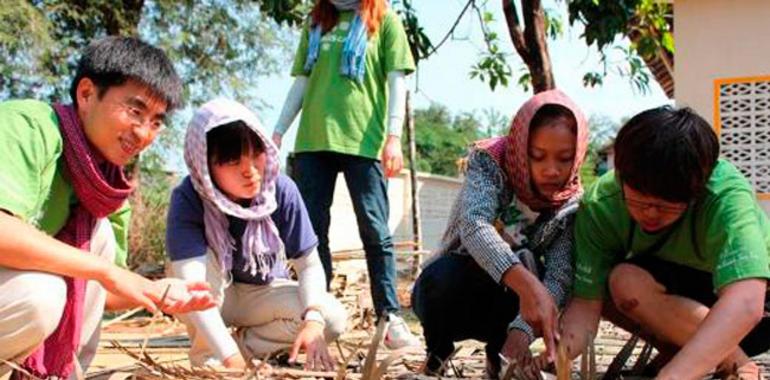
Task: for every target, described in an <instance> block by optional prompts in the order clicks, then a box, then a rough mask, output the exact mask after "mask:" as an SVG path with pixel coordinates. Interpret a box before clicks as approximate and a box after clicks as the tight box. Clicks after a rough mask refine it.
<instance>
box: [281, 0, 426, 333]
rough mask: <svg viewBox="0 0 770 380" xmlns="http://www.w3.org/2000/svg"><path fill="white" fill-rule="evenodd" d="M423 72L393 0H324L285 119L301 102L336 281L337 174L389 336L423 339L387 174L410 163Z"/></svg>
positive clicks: (284, 121) (322, 244)
mask: <svg viewBox="0 0 770 380" xmlns="http://www.w3.org/2000/svg"><path fill="white" fill-rule="evenodd" d="M412 71H414V61H413V59H412V55H411V52H410V50H409V44H408V41H407V38H406V33H405V32H404V28H403V26H402V25H401V22H400V21H399V19H398V16H396V14H395V13H394V12H393V11H392V10H391V9H389V5H388V2H387V1H386V0H360V1H358V0H318V1H316V4H315V7H314V8H313V10H312V11H311V13H310V19H309V22H308V25H307V26H306V27H305V29H304V31H303V33H302V39H301V41H300V44H299V48H298V49H297V53H296V57H295V60H294V66H293V68H292V75H293V76H294V77H296V79H295V82H294V84H293V85H292V87H291V90H290V91H289V94H288V96H287V99H286V102H285V104H284V107H283V110H282V112H281V116H280V118H279V120H278V123H277V125H276V126H275V132H274V134H273V140H274V141H275V143H276V144H277V145H278V146H280V145H281V137H282V136H283V134H284V133H285V132H286V130H287V129H288V128H289V126H290V125H291V123H292V121H293V120H294V118H295V117H296V115H297V113H298V112H299V110H300V109H302V115H301V117H300V122H299V131H298V132H297V140H296V143H295V147H294V151H295V153H296V161H295V167H294V173H295V174H294V176H295V180H296V182H297V185H298V187H299V190H300V192H301V193H302V197H303V198H304V200H305V204H306V205H307V209H308V213H309V214H310V220H311V222H312V224H313V228H314V229H315V232H316V234H317V235H318V240H319V242H318V253H319V254H320V256H321V261H322V262H323V265H324V271H325V272H326V281H327V286H328V284H329V282H331V279H332V259H331V254H330V252H329V224H330V214H329V210H330V208H331V204H332V198H333V197H334V185H335V183H336V179H337V174H338V173H339V172H342V173H343V175H344V176H345V181H346V183H347V185H348V192H349V193H350V197H351V200H352V203H353V209H354V211H355V213H356V219H357V222H358V231H359V235H360V237H361V241H362V243H363V246H364V250H365V252H366V261H367V267H368V270H369V277H370V280H371V292H372V299H373V301H374V302H373V303H374V308H375V312H376V314H377V317H378V319H379V318H387V320H388V321H389V322H390V323H389V327H388V330H387V332H386V335H385V344H386V345H387V346H388V347H390V348H398V347H404V346H411V345H417V344H419V341H418V340H417V338H416V337H415V336H414V335H412V333H411V332H410V331H409V329H408V327H407V325H406V324H405V323H404V321H403V319H402V318H401V317H400V316H398V312H399V309H400V306H399V303H398V298H397V296H396V261H395V254H394V249H393V240H392V236H391V234H390V230H389V228H388V213H389V204H388V195H387V183H386V177H389V176H393V175H395V174H397V173H398V172H399V171H400V170H401V168H402V167H403V158H402V153H401V142H400V139H401V128H402V125H403V119H404V101H405V95H406V85H405V83H404V76H405V75H406V74H409V73H411V72H412Z"/></svg>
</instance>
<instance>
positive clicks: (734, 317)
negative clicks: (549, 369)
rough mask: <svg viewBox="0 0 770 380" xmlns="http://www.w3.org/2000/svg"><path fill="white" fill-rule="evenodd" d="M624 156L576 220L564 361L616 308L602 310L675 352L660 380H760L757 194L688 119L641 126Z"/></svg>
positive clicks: (767, 322)
mask: <svg viewBox="0 0 770 380" xmlns="http://www.w3.org/2000/svg"><path fill="white" fill-rule="evenodd" d="M615 152H616V156H615V168H616V171H615V172H610V173H607V174H605V175H604V176H603V177H601V178H600V179H599V180H598V182H597V183H596V184H595V185H594V186H593V187H592V188H591V189H590V190H589V191H588V192H587V193H586V194H585V196H584V197H583V199H582V201H581V204H580V209H579V211H578V213H577V216H576V221H575V244H576V250H575V261H576V263H575V282H574V293H573V295H574V298H573V300H572V302H571V304H570V305H569V307H568V308H567V310H566V311H565V316H564V319H563V327H564V329H565V331H562V334H561V336H562V337H565V338H566V342H567V344H568V347H569V348H568V351H567V352H570V353H571V354H572V355H574V356H577V355H579V354H580V351H581V350H582V348H583V347H585V342H586V341H587V339H588V338H590V337H591V334H595V333H596V327H597V324H598V322H599V316H600V314H601V313H602V303H603V302H602V301H603V300H607V301H608V302H607V303H606V304H605V306H609V308H608V309H605V310H611V309H613V308H614V309H617V311H619V312H620V313H621V314H622V315H623V316H625V317H627V318H628V319H630V320H631V321H632V322H634V323H635V324H637V325H638V326H639V327H640V328H641V330H642V333H643V335H644V334H647V335H651V336H653V337H655V338H656V339H659V340H660V341H662V343H668V344H671V345H674V346H675V347H676V348H677V349H678V350H677V351H676V352H675V355H673V358H671V359H670V360H669V361H668V362H667V363H665V365H663V366H662V368H661V369H660V370H659V372H658V373H657V377H656V379H672V380H673V379H700V378H703V377H704V376H705V375H706V374H707V373H708V372H709V371H711V370H712V369H714V368H715V367H716V369H717V372H718V373H719V374H720V375H722V376H727V375H728V374H729V373H730V372H737V374H738V376H739V377H738V378H740V379H762V378H763V377H762V375H761V373H760V370H759V368H758V366H757V365H756V364H755V363H754V362H753V361H752V360H751V359H750V358H749V357H751V356H754V355H758V354H760V353H762V352H765V351H767V350H768V348H770V318H768V317H767V310H768V308H767V299H766V291H767V279H768V278H770V268H768V264H769V263H770V260H769V259H768V256H769V255H768V247H770V222H768V218H767V216H766V215H765V213H764V212H763V211H762V209H761V207H760V206H759V204H758V203H757V200H756V196H755V194H754V190H753V189H752V186H751V185H750V184H749V182H748V181H747V180H746V178H745V177H744V176H743V174H741V172H740V171H739V170H738V169H737V168H736V167H735V166H733V165H732V164H731V163H729V162H728V161H726V160H723V159H719V141H718V139H717V136H716V134H715V133H714V131H713V130H712V129H711V126H710V125H709V124H708V123H707V122H706V121H705V120H703V118H701V117H700V116H698V115H697V114H695V113H694V112H693V111H692V110H690V109H688V108H683V109H674V108H671V107H668V106H666V107H660V108H655V109H652V110H648V111H645V112H642V113H641V114H639V115H637V116H635V117H633V118H632V119H631V120H629V121H628V123H626V125H625V126H624V127H623V128H622V129H621V130H620V132H619V134H618V137H617V139H616V141H615ZM610 315H611V314H608V316H610Z"/></svg>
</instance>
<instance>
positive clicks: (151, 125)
mask: <svg viewBox="0 0 770 380" xmlns="http://www.w3.org/2000/svg"><path fill="white" fill-rule="evenodd" d="M117 104H118V105H119V106H120V108H121V109H122V110H123V112H124V113H125V115H126V117H128V119H129V121H130V122H131V125H132V126H135V127H145V126H146V127H147V129H149V130H150V131H151V132H152V133H155V134H157V133H160V132H161V131H163V130H164V129H166V125H165V124H164V123H163V120H162V119H160V120H150V119H149V117H148V116H147V112H146V111H142V110H141V109H140V108H139V107H137V106H135V105H133V104H131V101H130V100H129V101H123V102H119V103H117Z"/></svg>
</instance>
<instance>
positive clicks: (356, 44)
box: [304, 12, 368, 83]
mask: <svg viewBox="0 0 770 380" xmlns="http://www.w3.org/2000/svg"><path fill="white" fill-rule="evenodd" d="M367 40H368V35H367V32H366V27H365V26H364V23H363V21H362V20H361V15H360V14H359V13H358V12H356V15H355V17H354V18H353V22H352V23H351V25H350V30H349V31H348V35H347V37H345V44H344V45H343V47H342V62H341V64H340V74H341V75H342V76H344V77H348V78H350V79H353V80H356V81H358V82H359V83H360V82H362V81H363V80H364V72H365V69H366V63H365V62H366V45H367ZM320 50H321V24H318V25H316V26H315V27H313V29H312V30H311V31H310V34H309V36H308V47H307V58H306V59H305V68H304V69H305V72H306V73H309V72H310V71H312V70H313V66H315V63H316V61H318V53H319V51H320Z"/></svg>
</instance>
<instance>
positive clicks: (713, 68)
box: [674, 0, 770, 123]
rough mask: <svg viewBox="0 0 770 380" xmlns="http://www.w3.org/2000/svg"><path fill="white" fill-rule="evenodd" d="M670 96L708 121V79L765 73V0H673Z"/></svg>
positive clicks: (768, 67) (768, 32) (769, 67)
mask: <svg viewBox="0 0 770 380" xmlns="http://www.w3.org/2000/svg"><path fill="white" fill-rule="evenodd" d="M674 33H675V34H674V40H675V41H676V54H675V57H676V58H675V59H676V66H675V72H674V79H675V82H676V89H675V97H676V102H677V104H678V105H687V106H690V107H692V108H694V109H695V110H696V111H698V113H699V114H700V115H701V116H703V117H704V118H706V120H709V121H710V122H712V123H713V122H714V120H713V115H714V80H715V79H720V78H735V77H751V76H765V75H770V48H768V44H767V38H768V36H770V1H767V0H740V1H734V0H675V1H674Z"/></svg>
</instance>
